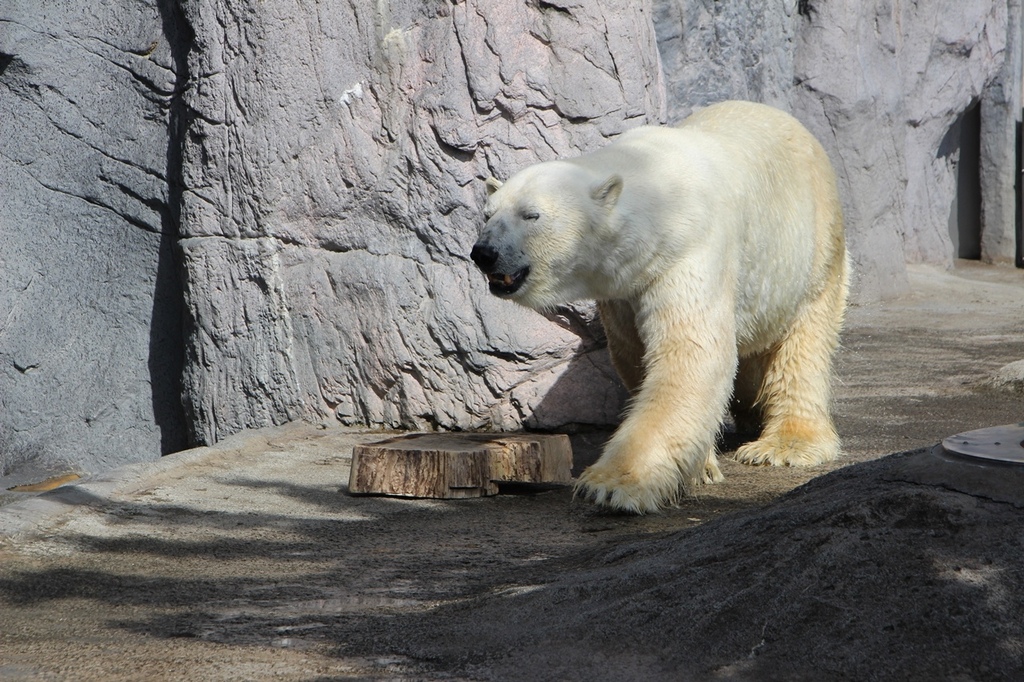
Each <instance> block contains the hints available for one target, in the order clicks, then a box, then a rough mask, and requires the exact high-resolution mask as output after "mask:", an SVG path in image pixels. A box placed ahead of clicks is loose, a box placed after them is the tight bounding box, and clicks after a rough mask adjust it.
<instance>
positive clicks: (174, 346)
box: [148, 0, 195, 454]
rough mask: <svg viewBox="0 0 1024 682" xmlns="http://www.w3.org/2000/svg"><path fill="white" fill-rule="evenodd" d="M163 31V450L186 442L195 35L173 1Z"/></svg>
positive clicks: (152, 366)
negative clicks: (185, 280)
mask: <svg viewBox="0 0 1024 682" xmlns="http://www.w3.org/2000/svg"><path fill="white" fill-rule="evenodd" d="M157 8H158V10H159V12H160V18H161V22H162V28H163V33H164V36H165V37H166V39H167V41H168V45H169V48H170V52H171V61H172V65H173V70H174V88H173V90H172V91H171V93H170V94H169V97H168V100H167V116H168V120H167V153H166V172H165V174H164V176H165V177H166V182H167V202H166V204H164V206H163V207H162V208H161V211H160V214H161V222H162V224H161V229H160V233H161V234H160V247H159V252H158V253H159V256H158V262H157V272H156V281H155V290H154V292H153V314H152V319H151V326H150V338H149V361H148V365H149V373H150V385H151V386H152V397H153V417H154V420H155V421H156V424H157V426H158V427H159V429H160V446H161V447H160V449H161V452H162V453H163V454H168V453H171V452H175V451H177V450H181V449H183V448H185V447H187V446H188V445H189V444H190V440H192V439H190V437H189V435H188V434H189V432H190V431H191V429H189V428H188V422H187V420H186V416H185V409H184V405H183V400H182V398H183V396H182V374H183V371H184V366H185V334H186V332H187V329H186V325H187V323H186V321H185V320H186V315H185V309H184V287H183V285H182V266H181V263H180V261H179V255H178V252H177V242H178V241H179V239H180V237H181V206H182V197H183V194H184V190H185V182H184V175H183V171H184V169H183V158H184V145H185V140H186V139H187V132H188V129H189V124H190V121H191V119H192V112H191V111H190V109H189V107H188V106H187V104H186V103H185V101H184V99H183V93H184V92H185V90H186V88H187V87H188V85H189V80H190V79H189V68H188V55H189V51H190V50H191V49H192V44H193V42H194V39H195V35H194V33H193V31H192V27H191V26H190V25H189V23H188V21H187V19H186V17H185V14H184V10H183V9H182V7H181V5H180V4H179V3H178V2H175V0H159V2H158V3H157Z"/></svg>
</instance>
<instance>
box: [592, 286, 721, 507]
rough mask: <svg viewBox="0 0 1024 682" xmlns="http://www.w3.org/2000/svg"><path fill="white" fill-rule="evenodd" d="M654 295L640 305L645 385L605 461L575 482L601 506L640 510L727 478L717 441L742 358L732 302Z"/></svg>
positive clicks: (605, 451) (659, 504)
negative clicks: (720, 463)
mask: <svg viewBox="0 0 1024 682" xmlns="http://www.w3.org/2000/svg"><path fill="white" fill-rule="evenodd" d="M649 298H650V299H652V300H647V301H641V305H638V306H637V309H638V314H637V331H638V332H639V334H640V337H641V339H642V340H643V342H644V346H645V348H646V353H645V355H644V379H643V383H642V385H641V386H640V389H639V391H638V392H637V394H636V396H635V397H634V400H633V402H632V405H631V407H630V409H629V412H628V414H627V416H626V418H625V420H624V421H623V423H622V425H621V426H620V427H619V429H618V431H616V432H615V434H614V435H613V436H612V438H611V439H610V440H609V441H608V444H607V445H606V446H605V450H604V453H603V454H602V455H601V458H600V459H599V460H598V461H597V462H595V463H594V465H593V466H591V467H589V468H588V469H587V470H586V471H584V472H583V474H582V475H581V476H580V478H579V481H578V482H577V484H576V492H577V494H578V495H580V496H582V497H584V498H586V499H589V500H591V501H593V502H595V503H596V504H598V505H602V506H606V507H610V508H613V509H617V510H622V511H628V512H633V513H638V514H642V513H645V512H651V511H656V510H657V509H659V508H661V507H663V506H666V505H669V504H672V503H673V502H675V501H676V500H677V499H678V497H679V495H680V494H681V493H682V492H683V491H684V490H686V489H688V488H692V487H693V486H695V485H697V484H699V483H702V482H704V483H710V482H713V481H718V480H721V478H722V476H721V473H719V471H718V463H717V459H716V457H715V438H716V437H717V435H718V431H719V428H720V426H721V423H722V417H723V415H724V413H725V409H726V405H727V403H728V400H729V395H730V393H731V390H732V379H733V375H734V373H735V370H736V362H737V360H736V341H735V333H734V331H733V330H734V326H733V325H734V322H733V319H734V318H733V313H732V308H731V306H730V305H728V302H727V301H721V300H716V299H715V298H706V299H704V300H700V301H699V303H695V304H689V305H686V304H684V305H680V304H678V303H676V304H665V303H664V298H661V299H660V300H659V299H658V298H657V297H654V296H653V293H651V292H649ZM691 300H692V299H691ZM645 303H646V305H645Z"/></svg>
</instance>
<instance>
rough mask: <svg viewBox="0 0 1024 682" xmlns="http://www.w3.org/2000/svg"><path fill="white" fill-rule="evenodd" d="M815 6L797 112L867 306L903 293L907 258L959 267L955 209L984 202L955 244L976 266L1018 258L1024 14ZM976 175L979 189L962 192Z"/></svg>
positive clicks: (803, 39) (950, 2)
mask: <svg viewBox="0 0 1024 682" xmlns="http://www.w3.org/2000/svg"><path fill="white" fill-rule="evenodd" d="M807 5H808V8H809V9H808V12H807V14H808V16H801V17H798V23H799V25H800V26H799V29H798V31H797V41H796V45H795V52H794V71H795V80H796V83H797V86H796V87H795V88H794V91H793V100H792V102H793V111H794V113H795V114H796V115H797V116H798V117H799V118H801V119H802V120H803V121H804V122H805V123H806V124H807V125H808V127H810V128H811V130H812V131H813V132H815V133H816V134H817V135H818V136H819V138H820V139H821V140H822V142H823V143H824V144H825V147H826V149H828V150H829V152H830V154H831V155H832V158H833V161H834V163H835V164H836V166H837V170H838V174H839V178H840V191H841V193H842V194H843V196H844V197H845V206H844V208H845V211H846V219H847V223H848V225H849V230H848V234H849V240H850V251H851V254H852V256H853V260H854V265H855V271H856V273H857V274H858V276H859V280H858V289H859V296H860V298H861V299H862V300H865V299H871V298H877V297H885V296H891V295H894V294H897V293H900V292H901V291H903V290H905V288H906V281H905V277H906V275H905V272H904V268H903V262H905V261H910V262H931V263H951V262H952V259H953V258H954V257H955V255H956V254H955V253H954V247H953V238H954V237H955V236H957V232H958V230H959V229H960V228H961V227H962V226H960V225H958V222H959V220H960V219H961V218H959V217H958V216H957V208H958V203H960V202H976V203H979V204H980V208H976V210H975V214H974V216H973V219H974V220H975V221H976V222H977V225H976V227H975V229H974V233H975V234H973V235H971V234H970V232H971V230H967V234H966V235H964V236H962V237H961V239H963V240H964V241H966V240H968V239H971V238H973V239H974V240H975V241H976V242H979V243H977V244H976V245H975V249H974V250H975V254H976V256H975V257H977V255H980V256H981V257H982V258H983V259H986V260H990V261H1001V260H1009V259H1012V258H1013V238H1012V235H1013V232H1014V217H1013V216H1014V210H1015V209H1014V208H1013V207H1014V206H1015V198H1014V196H1013V192H1012V190H1010V189H1009V188H1011V187H1012V184H1013V181H1012V178H1014V176H1015V173H1016V171H1015V163H1014V154H1015V152H1014V149H1015V147H1014V144H1013V142H1012V141H1013V140H1014V136H1015V121H1016V120H1017V119H1018V118H1019V116H1020V79H1021V71H1020V54H1019V51H1020V43H1019V36H1020V3H1019V2H1018V1H1017V0H1013V1H1011V2H1008V3H988V2H956V1H954V0H930V1H929V2H924V3H916V4H913V5H906V4H895V5H890V4H889V3H881V4H879V5H877V6H875V7H874V8H873V9H872V8H871V6H865V5H861V4H849V3H835V2H810V3H808V4H807ZM1011 84H1012V87H1010V86H1011ZM978 106H980V112H979V113H980V115H977V114H976V115H975V116H974V117H973V118H972V117H971V112H972V110H973V108H974V107H978ZM965 120H969V121H975V122H976V123H975V124H974V125H975V126H977V125H978V123H980V129H979V128H975V129H973V130H970V129H964V127H963V126H962V123H963V122H964V121H965ZM972 136H973V140H971V137H972ZM965 142H966V143H969V144H964V143H965ZM971 144H973V145H974V146H975V147H977V146H979V145H980V151H979V152H977V154H978V156H977V157H975V158H973V159H970V160H968V159H967V158H966V155H965V154H962V151H963V150H965V149H967V148H969V146H971ZM961 162H963V163H962V164H961ZM968 163H972V164H973V165H974V168H968V167H967V165H968ZM979 165H980V169H979ZM968 172H973V173H974V174H975V177H977V174H978V173H981V174H982V176H981V179H980V180H976V182H979V181H980V182H981V187H980V188H978V187H975V188H970V187H964V186H963V184H962V183H961V184H959V185H958V176H959V175H961V174H962V173H968ZM979 191H980V192H981V196H972V195H973V194H977V193H978V192H979ZM978 210H980V211H981V215H978ZM967 219H970V216H968V217H967ZM979 229H980V231H981V235H980V236H979V235H978V234H977V232H978V230H979ZM962 246H963V245H962Z"/></svg>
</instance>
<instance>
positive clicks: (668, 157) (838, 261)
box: [480, 102, 847, 513]
mask: <svg viewBox="0 0 1024 682" xmlns="http://www.w3.org/2000/svg"><path fill="white" fill-rule="evenodd" d="M489 189H490V190H491V191H492V194H491V196H490V198H489V200H488V202H487V207H486V209H485V210H486V215H487V218H488V221H487V224H486V226H485V227H484V229H483V232H482V234H481V241H480V243H481V244H487V245H489V246H491V247H493V248H494V249H496V252H497V253H499V254H500V259H499V261H498V265H497V266H496V267H497V268H499V269H506V270H509V271H513V270H519V269H521V268H523V267H526V266H528V267H529V275H528V277H527V278H526V279H525V280H524V284H523V285H522V287H521V288H520V289H519V290H518V291H516V292H515V293H513V294H512V295H510V296H509V297H510V298H511V299H512V300H515V301H517V302H519V303H521V304H523V305H526V306H529V307H532V308H535V309H546V308H551V307H553V306H555V305H559V304H564V303H567V302H571V301H575V300H580V299H595V300H597V301H598V302H599V305H600V308H601V314H602V319H603V321H604V323H605V326H606V328H607V330H608V338H609V346H610V350H611V353H612V359H613V360H614V362H615V365H616V368H617V369H618V370H619V373H620V375H621V376H622V378H623V380H624V381H625V383H626V385H627V387H628V388H629V389H630V390H631V391H632V392H633V400H632V403H631V406H630V409H629V412H628V414H627V416H626V418H625V420H624V421H623V423H622V426H621V427H620V428H619V430H618V431H617V432H616V433H615V435H614V436H613V437H612V438H611V440H610V441H609V442H608V444H607V446H606V447H605V451H604V453H603V455H602V456H601V458H600V460H598V462H596V463H595V464H594V465H593V466H591V467H590V468H589V469H587V470H586V471H585V472H584V473H583V475H582V476H581V477H580V480H579V482H578V484H577V491H578V493H580V494H582V495H584V496H586V497H588V498H590V499H592V500H594V501H595V502H597V503H598V504H602V505H606V506H609V507H613V508H616V509H622V510H628V511H633V512H638V513H643V512H647V511H652V510H656V509H658V508H659V507H661V506H664V505H666V504H670V503H672V502H673V501H674V500H675V499H676V498H677V497H678V496H679V494H680V493H681V492H682V491H683V490H685V489H688V488H690V487H692V486H693V485H696V484H698V483H701V482H711V481H714V480H719V479H720V478H721V474H720V473H719V472H718V467H717V462H716V459H715V454H714V444H715V438H716V435H717V433H718V431H719V429H720V426H721V421H722V418H723V416H724V413H725V410H726V409H727V407H728V404H729V400H730V397H731V396H732V397H733V400H734V407H735V408H736V410H737V411H738V412H741V413H742V414H743V415H745V416H749V415H750V414H755V416H759V417H760V418H761V419H762V421H763V427H764V428H763V431H762V433H761V437H760V439H759V440H757V441H755V442H753V443H748V444H747V445H745V446H743V447H742V448H740V450H739V451H738V452H737V458H738V459H740V460H741V461H744V462H747V463H751V464H815V463H818V462H821V461H825V460H828V459H831V458H834V457H835V456H836V455H837V454H838V438H837V437H836V434H835V431H834V429H833V427H832V422H831V419H830V417H829V413H828V407H829V399H830V398H829V375H830V365H831V355H832V352H833V351H834V349H835V346H836V344H837V341H838V333H839V328H840V326H841V323H842V317H843V312H844V310H845V304H846V292H847V256H846V249H845V244H844V239H843V229H842V217H841V215H840V207H839V200H838V196H837V192H836V185H835V178H834V175H833V172H832V168H831V165H830V164H829V161H828V158H827V156H826V155H825V152H824V150H822V148H821V146H820V145H819V144H818V142H817V141H816V140H814V138H813V137H812V136H811V135H810V134H809V133H808V132H807V131H806V130H805V129H804V128H803V127H802V126H801V125H800V124H799V123H798V122H797V121H796V120H795V119H793V118H792V117H790V116H789V115H787V114H784V113H782V112H780V111H778V110H775V109H772V108H770V107H766V106H763V105H757V104H751V103H747V102H726V103H722V104H719V105H715V106H712V107H708V108H707V109H704V110H703V111H701V112H698V113H697V114H695V115H694V116H691V117H690V118H689V119H687V120H686V121H684V122H683V124H682V125H680V126H679V127H676V128H666V127H643V128H637V129H635V130H632V131H630V132H628V133H625V134H624V135H622V136H621V137H620V138H618V139H617V140H616V141H615V142H613V143H612V144H610V145H608V146H607V147H605V148H603V149H601V150H599V151H596V152H594V153H592V154H588V155H586V156H583V157H580V158H577V159H572V160H567V161H554V162H548V163H542V164H537V165H535V166H532V167H530V168H527V169H526V170H524V171H522V172H520V173H518V174H517V175H515V176H513V177H512V178H511V179H510V180H509V181H508V182H506V183H505V184H504V185H503V186H499V185H498V184H497V183H495V184H493V185H489ZM741 359H742V361H741ZM738 366H739V367H740V369H741V370H742V371H741V372H740V374H739V376H737V367H738ZM734 379H735V380H736V388H735V393H734V390H733V381H734Z"/></svg>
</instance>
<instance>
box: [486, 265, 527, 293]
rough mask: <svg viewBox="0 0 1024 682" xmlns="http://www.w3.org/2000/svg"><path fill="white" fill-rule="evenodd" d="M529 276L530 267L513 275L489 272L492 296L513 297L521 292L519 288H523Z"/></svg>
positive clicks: (488, 277) (488, 282)
mask: <svg viewBox="0 0 1024 682" xmlns="http://www.w3.org/2000/svg"><path fill="white" fill-rule="evenodd" d="M529 274H530V266H526V267H525V268H523V269H522V270H519V271H517V272H514V273H512V274H511V275H507V274H504V273H501V272H489V273H487V284H488V285H489V286H490V288H491V293H492V294H494V295H496V296H511V295H512V294H514V293H516V292H517V291H519V287H521V286H523V282H525V281H526V278H527V276H528V275H529Z"/></svg>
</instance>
